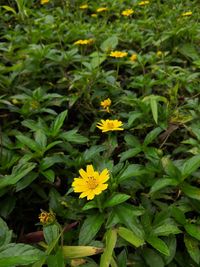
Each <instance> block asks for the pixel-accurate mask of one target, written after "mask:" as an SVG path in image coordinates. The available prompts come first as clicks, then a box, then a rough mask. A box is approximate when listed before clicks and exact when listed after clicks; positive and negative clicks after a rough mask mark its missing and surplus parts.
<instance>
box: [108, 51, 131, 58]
mask: <svg viewBox="0 0 200 267" xmlns="http://www.w3.org/2000/svg"><path fill="white" fill-rule="evenodd" d="M127 55H128V53H127V52H121V51H112V52H111V53H110V57H116V58H120V57H126V56H127Z"/></svg>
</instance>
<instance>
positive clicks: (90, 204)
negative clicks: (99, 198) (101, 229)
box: [82, 201, 98, 210]
mask: <svg viewBox="0 0 200 267" xmlns="http://www.w3.org/2000/svg"><path fill="white" fill-rule="evenodd" d="M97 207H98V206H97V203H96V201H89V202H88V203H86V204H85V205H84V206H83V208H82V210H89V209H93V208H97Z"/></svg>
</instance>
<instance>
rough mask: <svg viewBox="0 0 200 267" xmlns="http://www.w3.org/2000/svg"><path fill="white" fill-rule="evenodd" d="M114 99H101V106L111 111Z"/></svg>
mask: <svg viewBox="0 0 200 267" xmlns="http://www.w3.org/2000/svg"><path fill="white" fill-rule="evenodd" d="M111 103H112V101H111V100H110V98H107V99H105V100H104V101H101V106H102V107H103V108H104V109H105V111H107V112H110V109H109V107H110V105H111Z"/></svg>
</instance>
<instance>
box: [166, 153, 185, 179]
mask: <svg viewBox="0 0 200 267" xmlns="http://www.w3.org/2000/svg"><path fill="white" fill-rule="evenodd" d="M161 161H162V165H163V168H164V170H165V172H166V174H167V175H169V176H170V177H172V178H174V179H176V180H178V181H180V179H181V171H180V170H179V169H178V168H177V167H176V166H175V165H174V164H173V162H172V161H171V160H170V159H169V158H168V157H163V158H162V160H161Z"/></svg>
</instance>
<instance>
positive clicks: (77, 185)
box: [72, 165, 109, 200]
mask: <svg viewBox="0 0 200 267" xmlns="http://www.w3.org/2000/svg"><path fill="white" fill-rule="evenodd" d="M79 174H80V177H79V178H74V182H73V183H72V187H73V188H74V192H75V193H81V194H80V196H79V198H84V197H87V200H91V199H93V198H94V197H95V195H99V194H101V192H102V191H104V190H105V189H106V188H107V187H108V184H105V182H106V181H108V179H109V172H108V169H104V170H103V171H102V172H101V173H99V172H97V171H94V168H93V166H92V165H87V168H86V171H84V170H83V169H80V170H79Z"/></svg>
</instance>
